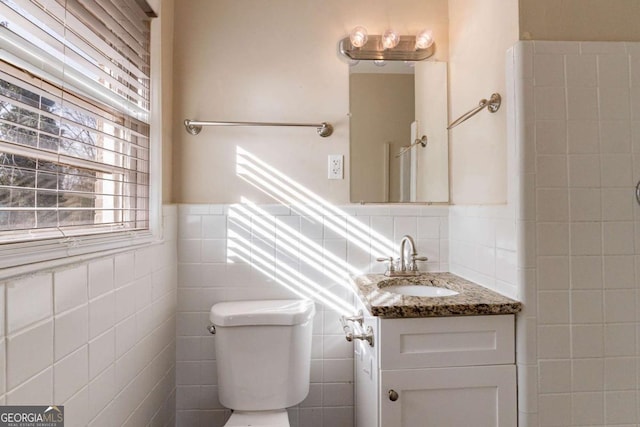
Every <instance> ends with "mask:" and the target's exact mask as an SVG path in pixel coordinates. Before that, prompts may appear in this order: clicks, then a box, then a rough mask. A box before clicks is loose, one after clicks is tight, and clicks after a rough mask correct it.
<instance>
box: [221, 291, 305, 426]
mask: <svg viewBox="0 0 640 427" xmlns="http://www.w3.org/2000/svg"><path fill="white" fill-rule="evenodd" d="M314 315H315V305H314V304H313V302H312V301H309V300H259V301H234V302H223V303H218V304H215V305H214V306H213V307H211V313H210V320H211V323H212V324H213V326H214V327H215V346H216V348H215V350H216V362H217V363H216V366H217V372H218V397H219V399H220V403H221V404H222V405H223V406H225V407H227V408H229V409H232V410H233V414H232V415H231V418H229V420H228V421H227V423H226V424H225V427H240V426H242V427H245V426H253V427H258V426H260V427H289V419H288V415H287V410H286V408H288V407H291V406H295V405H297V404H298V403H300V402H302V400H304V399H305V397H307V394H308V393H309V374H310V363H311V331H312V321H313V317H314Z"/></svg>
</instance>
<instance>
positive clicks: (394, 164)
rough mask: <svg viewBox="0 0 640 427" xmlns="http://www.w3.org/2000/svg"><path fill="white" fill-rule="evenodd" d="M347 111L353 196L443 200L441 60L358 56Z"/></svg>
mask: <svg viewBox="0 0 640 427" xmlns="http://www.w3.org/2000/svg"><path fill="white" fill-rule="evenodd" d="M349 109H350V118H351V119H350V171H351V180H350V183H351V188H350V190H351V193H350V194H351V201H352V202H356V203H363V202H364V203H410V202H422V203H425V202H432V203H435V202H448V201H449V155H448V154H449V147H448V132H447V119H448V115H447V66H446V63H444V62H436V61H422V62H417V63H415V65H413V64H412V66H410V65H408V64H406V63H404V62H402V61H388V62H387V63H386V64H385V65H384V66H381V67H379V66H376V65H374V63H373V61H360V62H359V63H358V64H357V65H355V66H351V67H350V73H349ZM423 136H426V144H425V138H423Z"/></svg>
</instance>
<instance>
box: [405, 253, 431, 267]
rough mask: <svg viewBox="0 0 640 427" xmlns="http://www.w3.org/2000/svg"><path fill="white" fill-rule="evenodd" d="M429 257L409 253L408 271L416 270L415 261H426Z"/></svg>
mask: <svg viewBox="0 0 640 427" xmlns="http://www.w3.org/2000/svg"><path fill="white" fill-rule="evenodd" d="M428 259H429V258H427V257H426V256H418V255H417V254H411V264H410V265H409V270H410V271H418V270H419V269H418V263H417V262H416V261H427V260H428Z"/></svg>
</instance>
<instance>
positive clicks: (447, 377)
mask: <svg viewBox="0 0 640 427" xmlns="http://www.w3.org/2000/svg"><path fill="white" fill-rule="evenodd" d="M365 313H366V311H365ZM367 326H371V327H372V329H373V334H374V345H373V347H371V346H370V345H369V344H368V343H367V342H366V341H357V342H356V345H355V364H356V366H355V368H356V375H355V379H356V426H357V427H375V426H377V427H468V426H474V427H495V426H500V427H513V426H515V425H517V407H516V368H515V364H514V363H515V343H514V341H515V338H514V326H515V319H514V316H513V315H512V314H507V315H490V316H458V317H423V318H398V319H385V318H379V317H366V316H365V319H364V328H366V327H367Z"/></svg>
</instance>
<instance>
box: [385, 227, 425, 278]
mask: <svg viewBox="0 0 640 427" xmlns="http://www.w3.org/2000/svg"><path fill="white" fill-rule="evenodd" d="M407 243H408V244H409V248H408V250H409V251H408V253H407V247H406V246H407ZM407 255H408V256H407ZM427 259H428V258H427V257H421V256H418V252H417V251H416V243H415V242H414V240H413V238H412V237H411V236H409V235H404V236H402V239H400V258H399V259H398V264H397V266H396V265H394V262H393V261H394V260H393V257H384V258H378V259H377V261H379V262H388V263H389V264H388V267H387V271H386V272H385V273H384V275H385V276H390V277H394V276H417V275H419V274H420V270H419V269H418V263H417V261H427Z"/></svg>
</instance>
